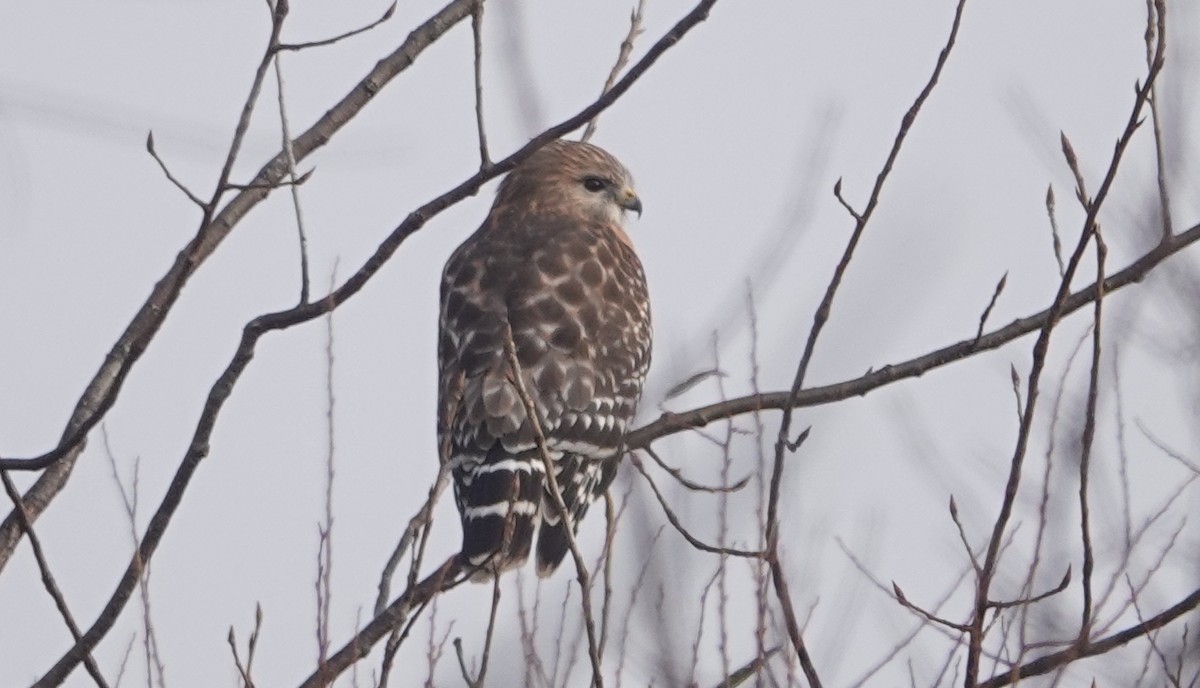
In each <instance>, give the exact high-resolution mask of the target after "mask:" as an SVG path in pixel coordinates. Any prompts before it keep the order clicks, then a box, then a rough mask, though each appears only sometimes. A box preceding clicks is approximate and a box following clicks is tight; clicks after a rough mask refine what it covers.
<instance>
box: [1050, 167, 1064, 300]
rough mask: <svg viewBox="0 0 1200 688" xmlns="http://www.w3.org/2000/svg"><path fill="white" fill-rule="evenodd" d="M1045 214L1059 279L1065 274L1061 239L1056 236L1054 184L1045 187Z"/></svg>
mask: <svg viewBox="0 0 1200 688" xmlns="http://www.w3.org/2000/svg"><path fill="white" fill-rule="evenodd" d="M1046 216H1047V217H1049V218H1050V238H1051V239H1052V240H1053V241H1054V260H1055V261H1056V262H1057V263H1058V276H1059V278H1060V279H1061V278H1062V276H1063V275H1065V274H1066V270H1067V268H1066V266H1065V265H1063V257H1062V239H1060V238H1059V236H1058V217H1057V216H1056V215H1055V214H1054V185H1053V184H1050V185H1048V186H1047V187H1046Z"/></svg>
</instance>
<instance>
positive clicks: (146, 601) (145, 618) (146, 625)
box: [100, 423, 166, 688]
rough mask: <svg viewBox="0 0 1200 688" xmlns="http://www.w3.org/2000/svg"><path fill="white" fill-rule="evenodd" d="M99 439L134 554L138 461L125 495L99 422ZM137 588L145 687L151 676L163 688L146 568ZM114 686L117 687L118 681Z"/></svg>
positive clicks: (105, 432)
mask: <svg viewBox="0 0 1200 688" xmlns="http://www.w3.org/2000/svg"><path fill="white" fill-rule="evenodd" d="M100 438H101V440H102V445H103V448H104V456H105V458H107V459H108V466H109V469H110V470H111V471H112V477H113V483H115V484H116V486H117V492H118V493H119V494H120V495H121V503H122V505H123V506H124V507H125V516H126V518H128V520H129V540H130V542H131V543H132V544H133V548H134V551H137V544H138V526H137V515H138V493H139V475H140V473H141V461H140V460H139V459H137V458H135V459H134V461H133V485H132V487H131V489H130V490H129V491H128V492H127V491H126V490H125V485H124V484H122V482H121V475H120V472H119V471H118V470H117V457H116V453H115V452H113V449H112V445H111V444H110V443H109V438H108V428H107V427H106V426H105V425H104V424H103V423H101V424H100ZM138 587H139V590H140V593H141V594H140V597H141V602H142V630H143V635H142V638H143V639H142V650H143V655H144V657H145V660H146V677H147V684H148V685H149V684H150V680H149V679H150V677H155V678H157V681H158V685H159V688H164V687H165V686H166V670H165V667H164V666H163V662H162V656H161V655H160V654H159V652H158V634H157V633H156V632H155V630H154V623H153V615H152V614H151V612H150V567H148V566H147V567H143V569H142V575H141V581H140V585H139V586H138ZM156 672H157V675H156ZM117 684H118V685H119V684H120V681H119V680H118V681H117Z"/></svg>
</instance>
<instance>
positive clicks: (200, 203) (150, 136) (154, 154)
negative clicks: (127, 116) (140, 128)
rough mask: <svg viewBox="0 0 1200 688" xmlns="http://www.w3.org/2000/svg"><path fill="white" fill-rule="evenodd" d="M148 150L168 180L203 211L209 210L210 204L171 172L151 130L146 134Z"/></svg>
mask: <svg viewBox="0 0 1200 688" xmlns="http://www.w3.org/2000/svg"><path fill="white" fill-rule="evenodd" d="M146 152H148V153H149V154H150V157H152V158H154V162H156V163H158V166H159V168H160V169H162V171H163V174H165V175H166V176H167V181H169V182H171V183H172V184H174V185H175V188H177V189H179V190H180V191H182V192H183V195H185V196H187V197H188V200H190V201H191V202H192V203H195V204H196V206H197V207H199V208H200V210H201V211H202V212H206V211H208V204H206V203H205V202H204V201H202V200H200V197H199V196H197V195H196V194H194V193H192V190H191V189H189V188H187V186H185V185H184V183H183V182H181V181H179V180H178V179H176V178H175V175H173V174H171V170H170V168H168V167H167V163H165V162H163V159H162V158H160V157H159V156H158V151H156V150H155V149H154V132H153V131H152V132H150V133H149V134H146Z"/></svg>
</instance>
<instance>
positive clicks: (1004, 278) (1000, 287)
mask: <svg viewBox="0 0 1200 688" xmlns="http://www.w3.org/2000/svg"><path fill="white" fill-rule="evenodd" d="M1007 282H1008V270H1005V271H1004V274H1003V275H1001V276H1000V281H999V282H996V289H995V290H994V291H993V292H992V298H991V300H990V301H988V305H987V308H984V309H983V314H982V315H980V316H979V329H978V330H976V331H975V341H979V339H980V338H981V337H983V327H984V325H987V319H988V316H989V315H991V314H992V309H993V308H995V307H996V301H997V300H999V299H1000V294H1001V293H1003V292H1004V285H1005V283H1007Z"/></svg>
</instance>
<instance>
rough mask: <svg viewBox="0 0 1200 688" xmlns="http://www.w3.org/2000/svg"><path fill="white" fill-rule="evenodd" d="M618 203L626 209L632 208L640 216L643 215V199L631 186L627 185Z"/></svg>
mask: <svg viewBox="0 0 1200 688" xmlns="http://www.w3.org/2000/svg"><path fill="white" fill-rule="evenodd" d="M617 205H619V206H621V207H622V208H624V209H625V210H632V211H633V212H635V213H637V214H638V217H639V218H640V217H641V216H642V199H640V198H638V195H637V194H636V193H634V191H633V189H631V188H629V187H625V190H624V191H622V192H621V195H620V197H619V198H618V199H617Z"/></svg>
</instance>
